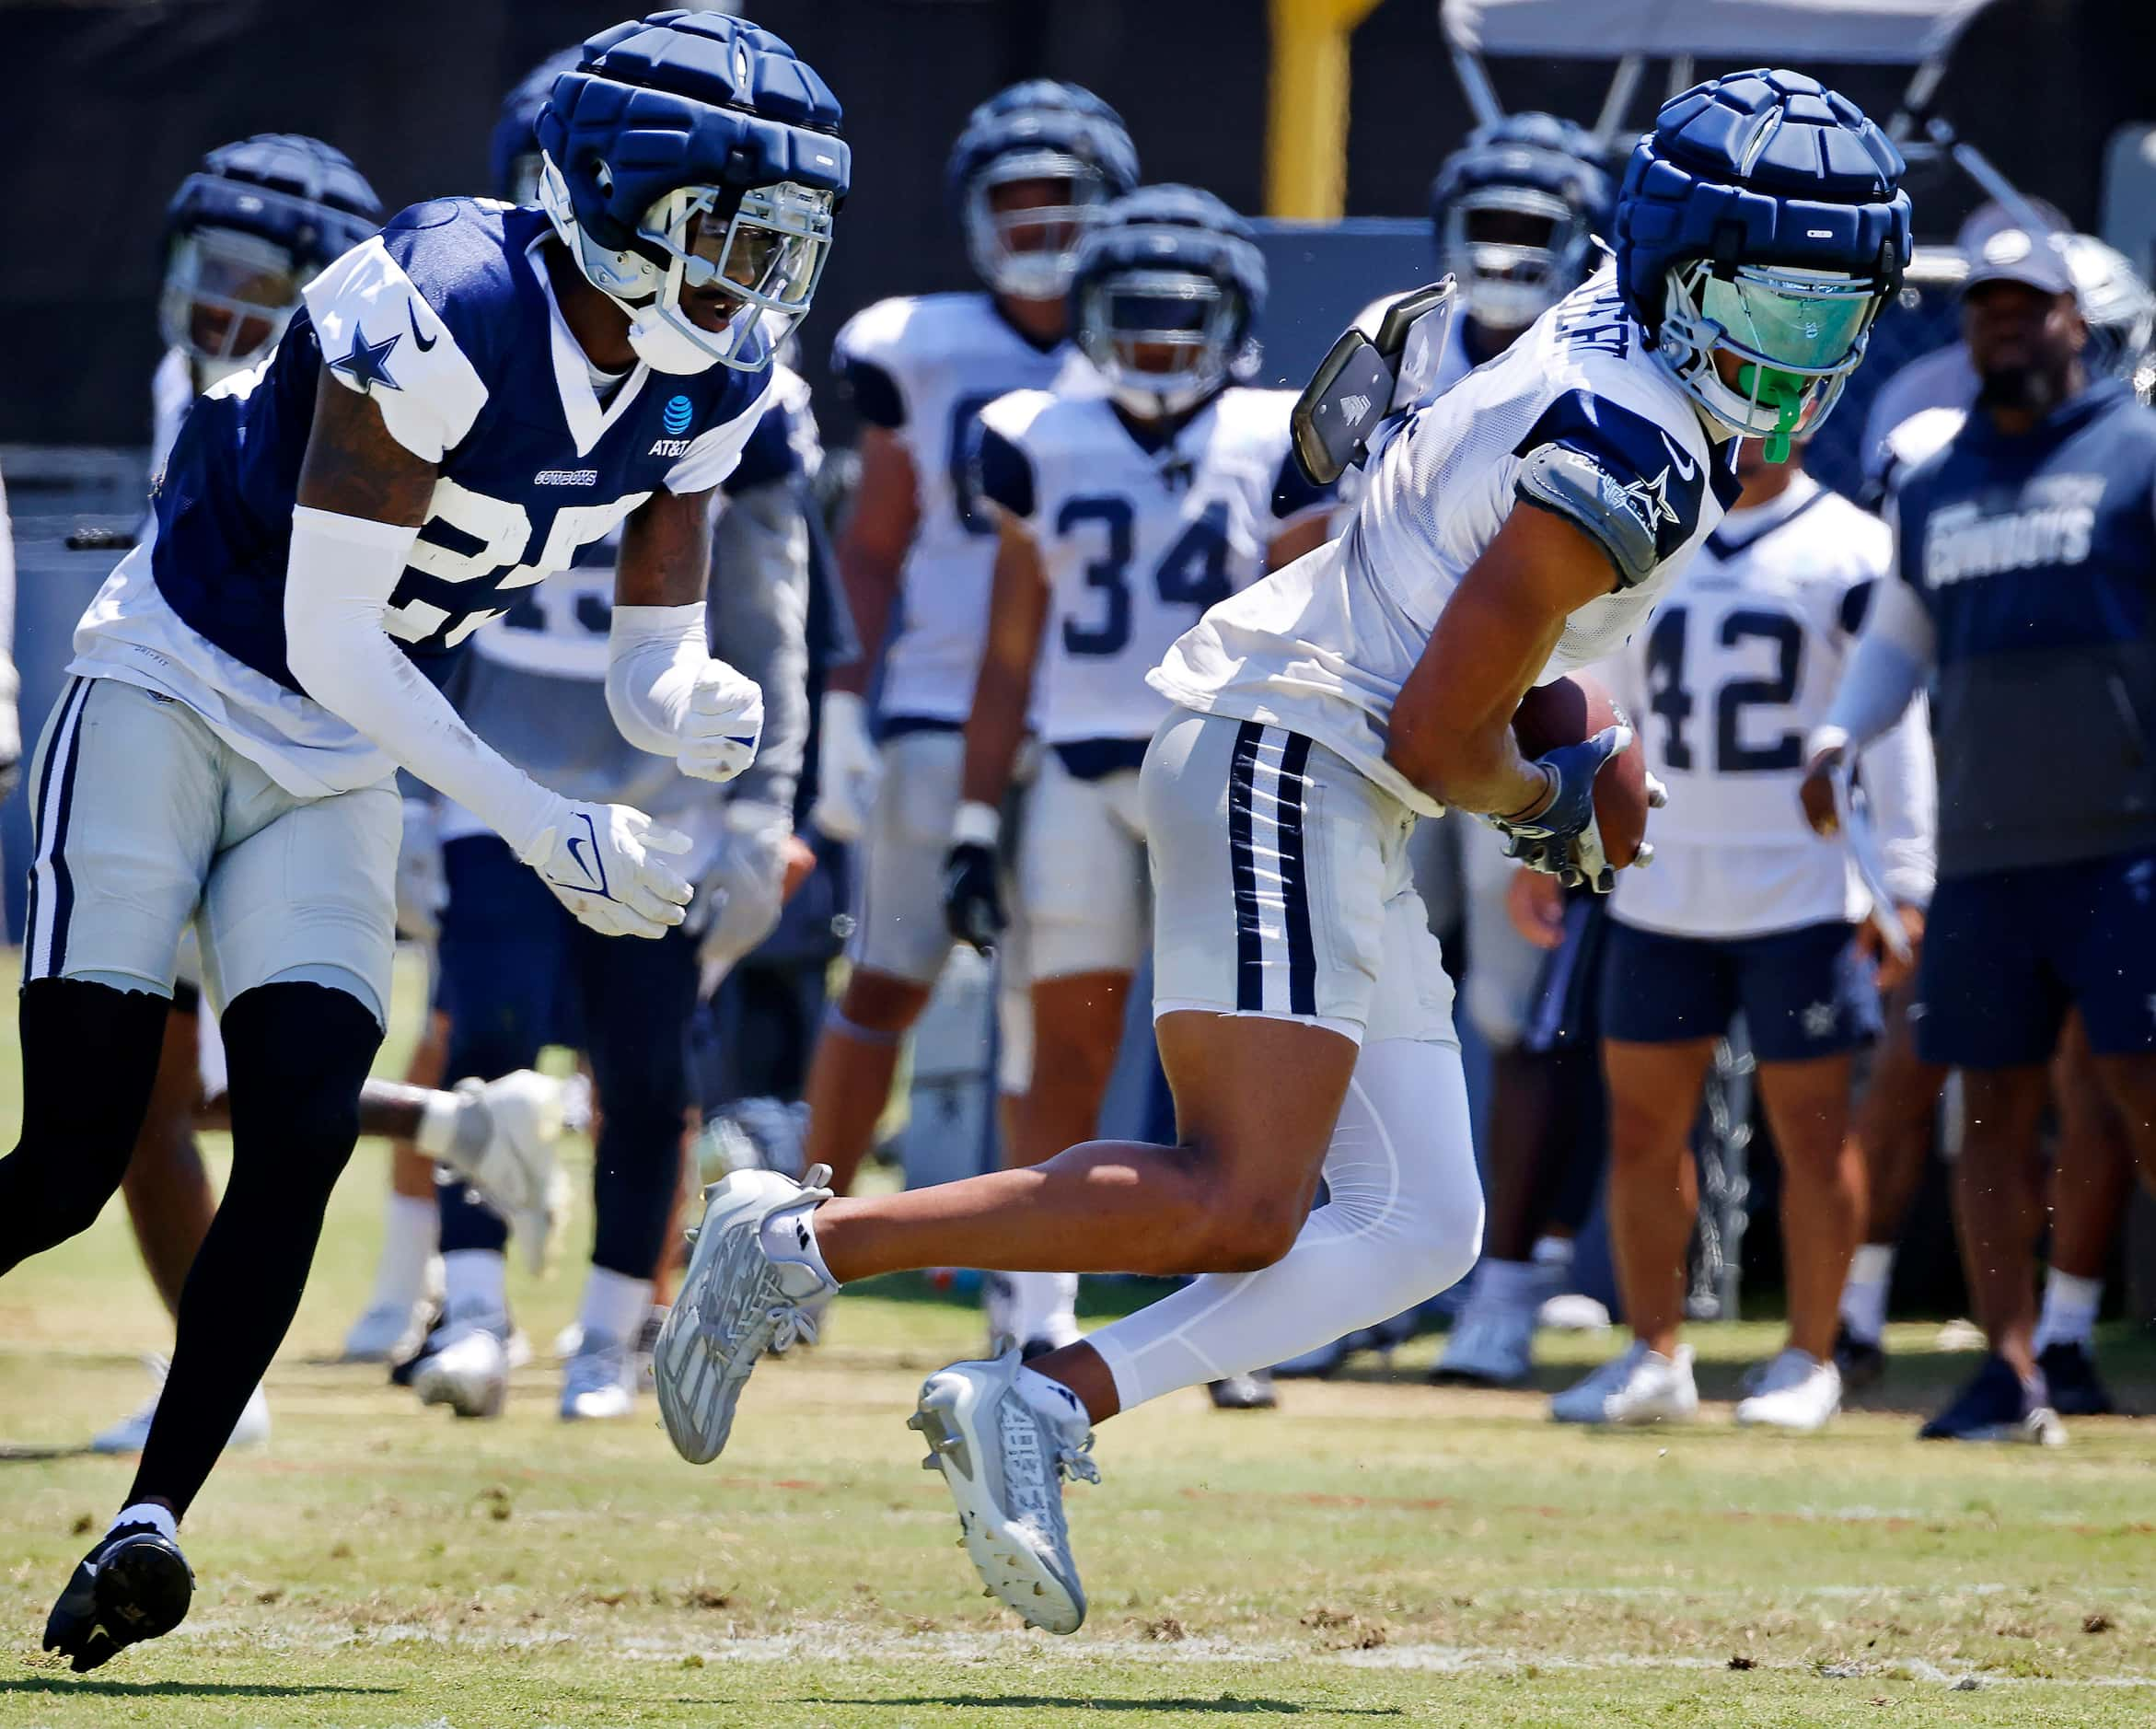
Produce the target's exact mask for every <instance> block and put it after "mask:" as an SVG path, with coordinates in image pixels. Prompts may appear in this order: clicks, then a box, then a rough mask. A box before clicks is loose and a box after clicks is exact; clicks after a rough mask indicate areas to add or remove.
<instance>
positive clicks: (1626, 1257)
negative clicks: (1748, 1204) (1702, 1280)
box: [1602, 1039, 1714, 1358]
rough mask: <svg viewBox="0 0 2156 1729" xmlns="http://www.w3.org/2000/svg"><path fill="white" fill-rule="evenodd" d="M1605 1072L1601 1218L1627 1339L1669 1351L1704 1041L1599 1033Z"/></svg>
mask: <svg viewBox="0 0 2156 1729" xmlns="http://www.w3.org/2000/svg"><path fill="white" fill-rule="evenodd" d="M1602 1049H1603V1068H1604V1072H1605V1073H1606V1074H1607V1075H1608V1077H1609V1201H1608V1205H1609V1226H1610V1244H1611V1247H1612V1250H1613V1252H1614V1254H1615V1256H1616V1259H1617V1284H1618V1288H1619V1290H1620V1291H1621V1292H1622V1293H1623V1295H1624V1303H1625V1316H1626V1318H1627V1320H1628V1321H1629V1324H1630V1326H1631V1329H1632V1334H1633V1337H1634V1338H1636V1339H1638V1340H1640V1343H1642V1344H1644V1345H1645V1346H1646V1347H1647V1349H1648V1350H1650V1351H1652V1352H1657V1353H1658V1354H1660V1355H1662V1356H1664V1357H1672V1358H1674V1357H1675V1352H1676V1349H1677V1335H1678V1330H1679V1329H1680V1328H1681V1327H1682V1325H1683V1322H1684V1315H1685V1260H1686V1255H1687V1251H1688V1250H1689V1248H1690V1246H1691V1241H1692V1224H1693V1220H1694V1219H1695V1217H1696V1216H1697V1215H1698V1210H1699V1178H1698V1171H1697V1170H1696V1169H1695V1168H1694V1166H1693V1163H1692V1149H1691V1132H1692V1124H1693V1122H1694V1120H1696V1119H1697V1118H1698V1114H1699V1088H1700V1086H1701V1085H1702V1083H1704V1082H1705V1080H1706V1078H1707V1069H1708V1065H1709V1064H1710V1062H1712V1061H1713V1058H1714V1042H1713V1040H1712V1039H1687V1040H1686V1041H1684V1042H1683V1043H1681V1044H1666V1045H1660V1044H1657V1045H1649V1044H1635V1043H1631V1042H1629V1041H1626V1040H1620V1039H1605V1040H1604V1041H1603V1048H1602Z"/></svg>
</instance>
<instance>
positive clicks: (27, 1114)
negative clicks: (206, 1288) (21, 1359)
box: [0, 979, 170, 1273]
mask: <svg viewBox="0 0 2156 1729" xmlns="http://www.w3.org/2000/svg"><path fill="white" fill-rule="evenodd" d="M169 1007H170V1004H168V1003H167V1001H166V1000H165V999H164V998H163V997H161V996H156V995H153V994H152V993H151V992H147V991H121V990H116V989H114V988H113V987H112V986H110V985H109V984H93V983H91V982H90V981H88V980H87V979H33V980H31V981H30V982H29V984H27V985H25V986H24V987H23V991H22V1003H21V1011H20V1024H21V1027H22V1139H21V1140H20V1141H19V1142H17V1143H16V1148H15V1151H14V1152H12V1153H10V1154H9V1155H7V1156H6V1158H4V1159H0V1273H6V1272H7V1271H10V1270H11V1269H12V1268H14V1267H15V1266H16V1265H17V1263H18V1262H21V1261H23V1260H27V1259H29V1257H30V1256H32V1255H36V1254H41V1253H42V1252H43V1251H44V1250H46V1249H48V1248H51V1247H53V1245H54V1244H57V1243H64V1242H65V1241H66V1240H67V1239H68V1238H69V1237H71V1236H75V1235H76V1234H77V1233H78V1232H81V1231H86V1230H87V1229H88V1228H89V1226H90V1225H91V1224H93V1223H94V1222H95V1221H96V1219H97V1216H98V1214H99V1212H101V1211H102V1210H103V1208H104V1205H105V1202H106V1201H110V1199H111V1198H112V1191H113V1190H114V1189H118V1188H119V1187H120V1179H121V1178H122V1176H123V1175H125V1173H126V1170H127V1161H128V1157H129V1155H131V1154H132V1153H133V1150H134V1138H135V1136H136V1135H137V1134H138V1133H140V1132H141V1131H142V1122H143V1113H144V1112H145V1111H146V1110H147V1109H148V1108H149V1103H150V1085H151V1083H152V1082H153V1081H155V1080H156V1074H157V1055H158V1052H159V1050H161V1049H162V1047H163V1043H164V1037H165V1015H166V1014H167V1012H168V1009H169Z"/></svg>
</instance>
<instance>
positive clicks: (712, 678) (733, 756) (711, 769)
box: [674, 660, 763, 781]
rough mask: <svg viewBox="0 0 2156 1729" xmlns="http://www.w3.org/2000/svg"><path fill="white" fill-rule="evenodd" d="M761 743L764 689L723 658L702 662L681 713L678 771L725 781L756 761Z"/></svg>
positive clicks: (705, 778) (696, 777)
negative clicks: (694, 684)
mask: <svg viewBox="0 0 2156 1729" xmlns="http://www.w3.org/2000/svg"><path fill="white" fill-rule="evenodd" d="M762 742H763V692H762V691H761V690H759V689H757V684H756V680H755V679H751V678H750V677H748V674H746V673H742V672H736V670H735V669H734V668H733V667H729V666H728V665H726V663H725V662H724V661H723V660H712V661H706V662H705V663H704V665H703V668H702V670H701V671H700V672H699V673H698V674H697V675H696V688H695V690H693V691H692V692H691V693H690V699H689V712H688V713H687V714H684V715H683V716H682V717H681V747H680V748H679V750H678V751H677V752H676V753H675V757H674V760H675V762H676V764H677V765H678V767H679V768H680V770H681V772H682V773H684V774H686V775H689V776H690V777H691V778H692V779H695V780H699V781H730V780H732V779H733V778H734V777H735V776H736V774H738V773H740V772H741V771H742V770H744V769H746V768H747V767H748V765H749V764H750V763H751V762H754V761H755V760H756V748H757V746H758V745H759V744H761V743H762Z"/></svg>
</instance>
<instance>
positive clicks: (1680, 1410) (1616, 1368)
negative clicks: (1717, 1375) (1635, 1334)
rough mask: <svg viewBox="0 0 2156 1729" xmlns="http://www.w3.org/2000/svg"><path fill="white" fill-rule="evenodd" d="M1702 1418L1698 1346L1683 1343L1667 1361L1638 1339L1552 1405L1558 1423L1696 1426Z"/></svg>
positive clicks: (1551, 1414)
mask: <svg viewBox="0 0 2156 1729" xmlns="http://www.w3.org/2000/svg"><path fill="white" fill-rule="evenodd" d="M1698 1414H1699V1390H1698V1387H1695V1386H1694V1385H1693V1384H1692V1347H1691V1346H1689V1345H1679V1346H1678V1347H1677V1350H1676V1355H1675V1356H1674V1357H1665V1356H1663V1354H1662V1353H1661V1352H1658V1351H1650V1350H1648V1349H1647V1347H1646V1345H1645V1344H1644V1343H1642V1342H1641V1341H1640V1340H1633V1341H1632V1343H1631V1345H1630V1346H1629V1348H1628V1349H1627V1350H1626V1351H1625V1352H1624V1353H1623V1354H1622V1355H1621V1356H1617V1357H1612V1358H1611V1359H1610V1360H1609V1361H1608V1362H1607V1363H1604V1364H1603V1365H1602V1366H1601V1367H1600V1368H1599V1369H1596V1370H1595V1371H1594V1373H1593V1374H1592V1375H1588V1376H1587V1377H1586V1378H1585V1379H1584V1380H1582V1381H1579V1382H1577V1383H1575V1384H1574V1385H1573V1386H1571V1387H1566V1388H1565V1390H1564V1391H1563V1392H1561V1393H1559V1394H1558V1395H1557V1397H1556V1398H1552V1399H1551V1400H1550V1401H1549V1415H1550V1418H1551V1420H1552V1421H1556V1422H1584V1423H1606V1424H1618V1423H1640V1424H1647V1423H1657V1422H1690V1421H1692V1419H1693V1418H1695V1417H1697V1416H1698Z"/></svg>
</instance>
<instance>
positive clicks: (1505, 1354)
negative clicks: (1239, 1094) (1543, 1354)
mask: <svg viewBox="0 0 2156 1729" xmlns="http://www.w3.org/2000/svg"><path fill="white" fill-rule="evenodd" d="M1534 1353H1535V1308H1534V1305H1532V1304H1525V1303H1507V1302H1502V1301H1495V1300H1492V1301H1489V1302H1479V1303H1470V1304H1468V1305H1467V1306H1466V1309H1464V1310H1463V1311H1462V1312H1461V1315H1460V1318H1459V1319H1458V1320H1456V1321H1455V1322H1454V1323H1453V1330H1452V1335H1451V1337H1450V1338H1448V1339H1447V1340H1445V1346H1444V1355H1443V1356H1442V1357H1440V1358H1439V1359H1438V1360H1437V1367H1436V1368H1434V1369H1432V1371H1431V1372H1430V1378H1431V1379H1432V1381H1435V1382H1438V1383H1439V1384H1441V1385H1446V1384H1454V1385H1459V1386H1465V1387H1517V1386H1518V1385H1519V1384H1520V1383H1521V1382H1522V1381H1524V1380H1525V1379H1526V1378H1527V1376H1528V1375H1530V1374H1531V1373H1533V1371H1534V1367H1535V1354H1534Z"/></svg>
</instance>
